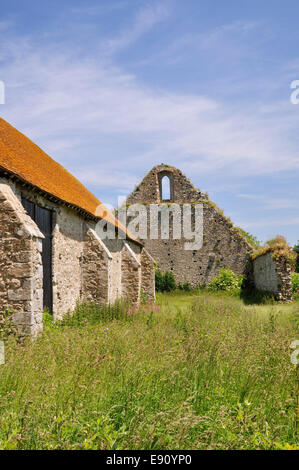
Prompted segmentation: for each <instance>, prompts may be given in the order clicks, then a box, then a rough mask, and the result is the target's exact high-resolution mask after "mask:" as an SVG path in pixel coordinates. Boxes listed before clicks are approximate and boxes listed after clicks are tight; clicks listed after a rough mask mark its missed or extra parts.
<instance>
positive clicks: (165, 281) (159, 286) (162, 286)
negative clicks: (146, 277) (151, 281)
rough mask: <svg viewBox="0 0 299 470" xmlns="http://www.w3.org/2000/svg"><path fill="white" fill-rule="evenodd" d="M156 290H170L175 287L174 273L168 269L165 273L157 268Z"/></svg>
mask: <svg viewBox="0 0 299 470" xmlns="http://www.w3.org/2000/svg"><path fill="white" fill-rule="evenodd" d="M155 282H156V291H157V292H171V291H173V290H175V289H176V284H175V279H174V275H173V274H172V273H170V272H169V271H166V273H165V274H163V273H161V271H160V270H159V269H157V270H156V273H155Z"/></svg>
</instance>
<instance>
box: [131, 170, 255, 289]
mask: <svg viewBox="0 0 299 470" xmlns="http://www.w3.org/2000/svg"><path fill="white" fill-rule="evenodd" d="M164 180H166V184H165V181H164ZM133 204H143V205H144V206H145V207H146V209H147V212H148V214H147V223H148V230H147V238H141V240H142V242H143V244H144V246H145V247H146V249H147V250H148V251H149V252H150V254H151V255H152V256H153V258H154V259H155V260H156V261H157V264H158V266H159V268H160V269H161V270H162V272H165V271H170V272H172V273H173V274H174V277H175V280H176V282H177V283H180V284H184V283H185V282H188V283H189V284H190V286H192V287H197V286H200V285H201V286H203V285H206V284H208V282H209V281H210V280H211V279H213V278H214V277H215V276H216V275H217V273H218V272H219V269H220V268H222V267H223V268H230V269H232V270H233V271H234V272H235V273H236V274H247V273H248V272H249V270H250V266H251V262H250V252H251V251H252V246H251V245H250V244H249V243H248V242H247V240H246V239H245V237H244V236H243V235H242V234H241V232H240V231H239V230H238V229H237V228H235V227H234V226H233V224H232V223H231V222H230V221H229V220H228V219H227V218H226V217H224V215H223V214H222V213H221V211H220V210H219V209H218V208H217V206H216V205H215V204H214V203H213V202H211V201H210V200H209V198H208V196H207V194H204V193H202V192H201V191H200V190H199V189H195V188H194V186H193V185H192V183H191V182H190V180H189V179H188V178H187V177H186V176H185V175H184V174H183V173H182V172H181V171H180V170H179V169H177V168H175V167H173V166H169V165H165V164H162V165H158V166H155V167H154V168H153V169H152V170H151V171H150V172H149V173H148V174H147V175H146V176H145V178H144V179H143V180H142V181H141V183H140V184H139V185H138V186H137V187H136V188H135V190H134V191H133V192H132V193H131V194H130V196H129V197H128V198H127V200H126V207H127V212H128V211H129V207H130V206H131V205H133ZM151 204H158V205H159V207H160V208H161V209H162V208H163V206H167V207H168V208H169V211H170V232H169V238H167V239H164V238H163V235H162V234H161V227H159V233H158V238H157V239H152V238H151V237H150V235H149V234H150V226H149V225H150V220H151V217H150V206H151ZM175 204H176V205H179V206H180V207H181V208H182V213H183V206H184V204H187V205H190V207H191V210H192V209H193V210H194V209H195V207H196V206H197V205H202V207H203V209H202V210H203V233H202V246H201V247H200V249H194V250H192V249H191V250H189V249H187V250H186V249H185V243H186V242H188V240H187V239H186V238H185V237H184V236H183V233H182V237H181V239H173V237H172V234H173V223H172V222H173V220H172V217H171V207H172V206H173V205H175ZM127 220H128V223H129V222H130V217H128V219H127ZM159 225H161V218H160V219H159ZM128 227H129V224H128Z"/></svg>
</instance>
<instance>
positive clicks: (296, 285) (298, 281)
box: [292, 273, 299, 299]
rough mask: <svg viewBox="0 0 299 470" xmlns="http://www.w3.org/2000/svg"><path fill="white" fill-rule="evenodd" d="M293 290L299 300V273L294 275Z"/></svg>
mask: <svg viewBox="0 0 299 470" xmlns="http://www.w3.org/2000/svg"><path fill="white" fill-rule="evenodd" d="M292 288H293V293H294V297H295V298H296V299H299V273H292Z"/></svg>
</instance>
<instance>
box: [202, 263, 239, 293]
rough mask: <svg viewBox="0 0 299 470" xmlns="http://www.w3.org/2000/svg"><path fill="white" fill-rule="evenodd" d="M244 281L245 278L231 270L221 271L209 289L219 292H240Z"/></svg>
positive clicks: (209, 285)
mask: <svg viewBox="0 0 299 470" xmlns="http://www.w3.org/2000/svg"><path fill="white" fill-rule="evenodd" d="M243 280H244V276H242V275H240V276H238V275H237V274H235V273H234V272H233V271H232V270H231V269H224V268H223V269H221V270H220V272H219V274H218V276H216V277H215V278H214V279H213V280H212V281H211V282H210V283H209V284H208V289H209V290H211V291H213V292H217V291H228V292H233V291H236V292H239V291H240V290H241V286H242V283H243Z"/></svg>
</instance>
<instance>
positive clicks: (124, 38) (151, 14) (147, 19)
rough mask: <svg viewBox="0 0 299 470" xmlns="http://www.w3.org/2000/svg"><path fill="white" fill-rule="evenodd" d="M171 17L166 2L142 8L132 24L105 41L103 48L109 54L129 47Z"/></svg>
mask: <svg viewBox="0 0 299 470" xmlns="http://www.w3.org/2000/svg"><path fill="white" fill-rule="evenodd" d="M168 17H169V10H168V8H167V6H166V4H165V3H156V4H153V5H151V6H147V7H146V8H142V9H140V10H139V11H138V12H137V14H136V16H135V19H134V22H133V24H131V25H130V26H129V27H128V28H127V29H126V30H124V31H122V32H121V33H120V34H119V36H117V37H115V38H113V39H109V40H107V41H105V42H104V44H103V50H104V51H105V53H106V54H107V55H111V54H114V53H116V52H118V51H120V50H121V49H124V48H126V47H128V46H129V45H130V44H132V43H134V42H135V41H136V40H137V39H139V38H140V37H141V36H143V35H144V34H146V33H147V32H149V31H150V30H151V29H152V28H153V27H154V26H155V25H156V24H158V23H160V22H161V21H165V20H166V19H167V18H168Z"/></svg>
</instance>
